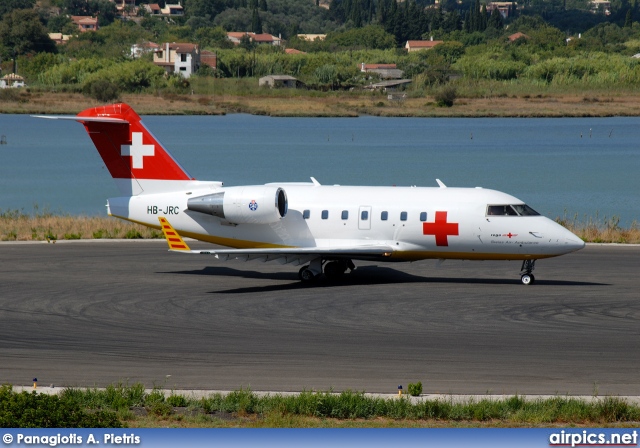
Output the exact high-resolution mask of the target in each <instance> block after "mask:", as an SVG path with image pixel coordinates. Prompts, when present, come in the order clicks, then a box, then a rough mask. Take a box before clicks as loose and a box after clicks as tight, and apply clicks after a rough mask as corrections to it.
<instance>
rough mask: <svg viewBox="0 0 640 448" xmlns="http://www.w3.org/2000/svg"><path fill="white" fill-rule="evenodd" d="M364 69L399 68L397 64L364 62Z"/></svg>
mask: <svg viewBox="0 0 640 448" xmlns="http://www.w3.org/2000/svg"><path fill="white" fill-rule="evenodd" d="M362 68H363V69H364V70H376V69H391V68H398V67H397V66H396V64H364V67H362Z"/></svg>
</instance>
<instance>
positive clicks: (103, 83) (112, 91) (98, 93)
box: [82, 79, 120, 103]
mask: <svg viewBox="0 0 640 448" xmlns="http://www.w3.org/2000/svg"><path fill="white" fill-rule="evenodd" d="M82 90H83V92H84V94H85V95H87V96H90V97H92V98H95V99H97V100H98V101H100V102H101V103H110V102H113V101H116V100H117V99H118V98H120V90H119V89H118V86H117V85H115V84H113V83H111V82H109V81H107V80H105V79H97V80H95V81H92V82H90V83H87V84H85V86H84V87H83V89H82Z"/></svg>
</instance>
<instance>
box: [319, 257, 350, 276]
mask: <svg viewBox="0 0 640 448" xmlns="http://www.w3.org/2000/svg"><path fill="white" fill-rule="evenodd" d="M346 270H347V267H346V264H345V263H340V262H338V261H330V262H329V263H327V264H326V265H325V267H324V275H325V276H326V277H327V279H328V280H338V279H340V278H342V276H343V275H344V271H346Z"/></svg>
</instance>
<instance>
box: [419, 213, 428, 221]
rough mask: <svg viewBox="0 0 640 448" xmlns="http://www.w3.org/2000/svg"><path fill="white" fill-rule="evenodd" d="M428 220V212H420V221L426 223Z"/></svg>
mask: <svg viewBox="0 0 640 448" xmlns="http://www.w3.org/2000/svg"><path fill="white" fill-rule="evenodd" d="M426 220H427V212H420V221H422V222H425V221H426Z"/></svg>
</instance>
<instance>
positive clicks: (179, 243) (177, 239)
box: [158, 216, 190, 250]
mask: <svg viewBox="0 0 640 448" xmlns="http://www.w3.org/2000/svg"><path fill="white" fill-rule="evenodd" d="M158 221H160V226H161V227H162V233H164V237H165V238H166V239H167V244H169V250H190V249H189V246H187V243H185V242H184V240H183V239H182V237H181V236H180V235H178V232H176V230H175V229H174V228H173V227H172V226H171V224H169V221H168V220H167V218H164V217H162V216H160V217H158Z"/></svg>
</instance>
